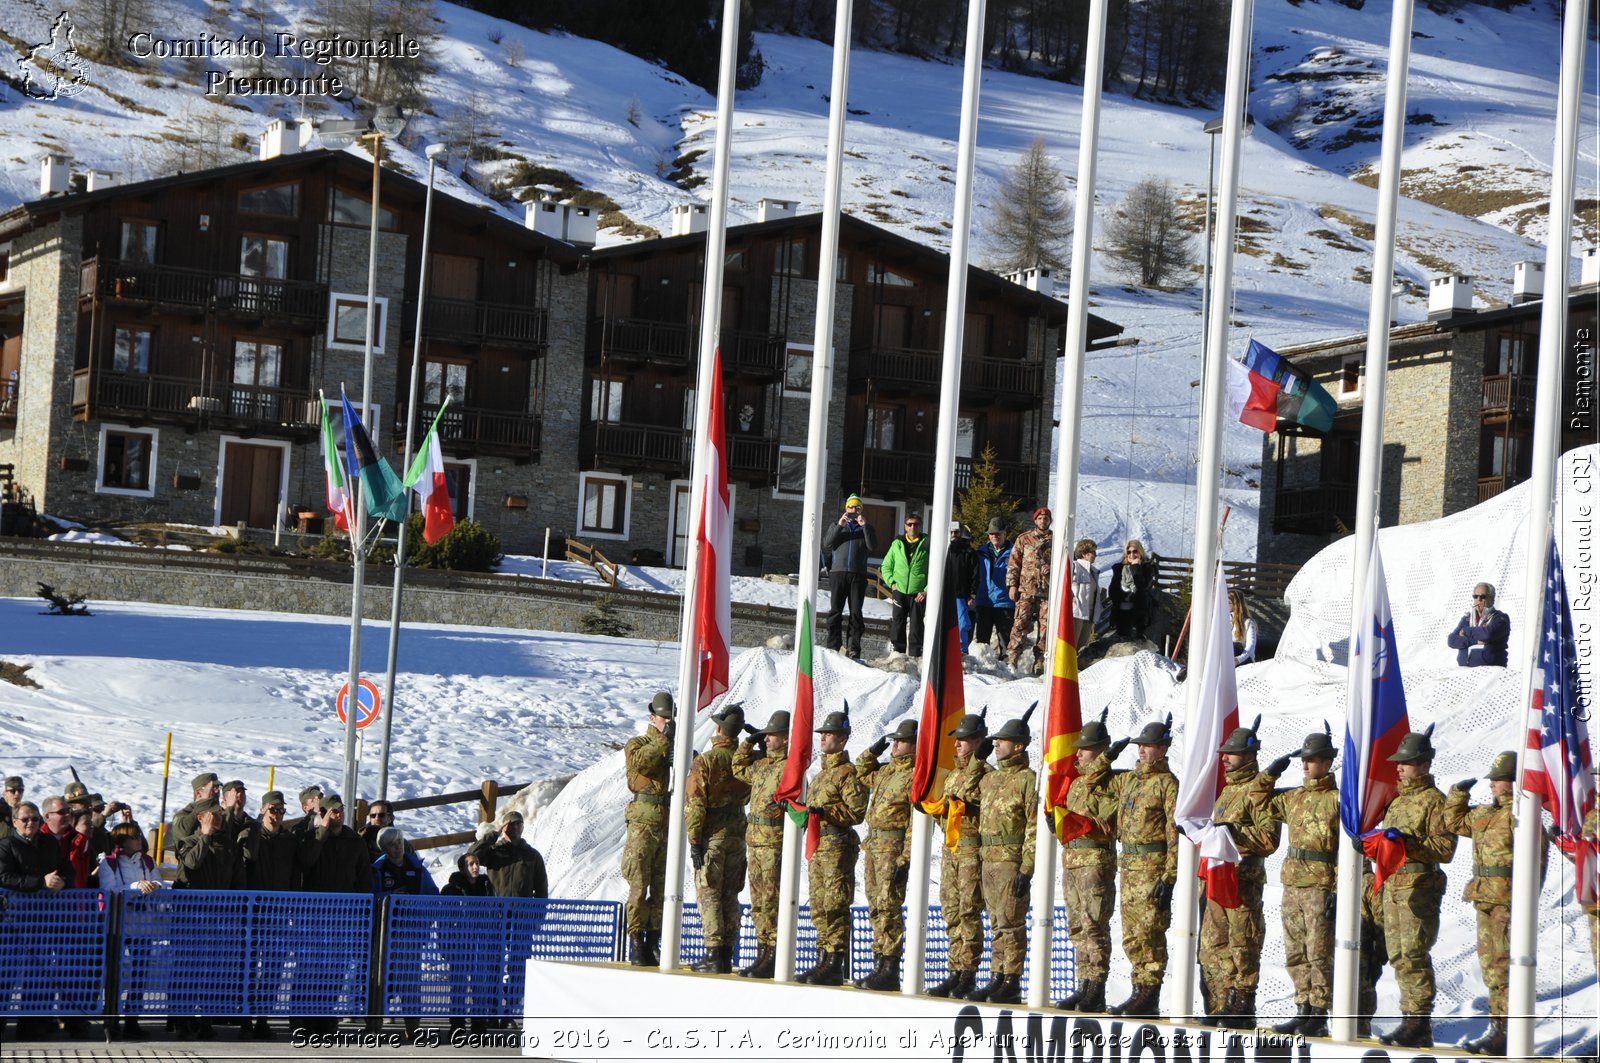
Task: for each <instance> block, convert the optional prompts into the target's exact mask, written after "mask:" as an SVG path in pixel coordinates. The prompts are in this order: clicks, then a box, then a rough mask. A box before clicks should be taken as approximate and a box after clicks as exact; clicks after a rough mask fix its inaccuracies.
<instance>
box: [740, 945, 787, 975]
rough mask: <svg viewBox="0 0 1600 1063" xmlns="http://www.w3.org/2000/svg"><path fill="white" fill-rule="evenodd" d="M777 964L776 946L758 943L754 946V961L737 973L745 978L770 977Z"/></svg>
mask: <svg viewBox="0 0 1600 1063" xmlns="http://www.w3.org/2000/svg"><path fill="white" fill-rule="evenodd" d="M777 965H778V949H777V946H775V945H766V944H758V945H757V946H756V962H754V963H752V964H751V965H750V966H748V967H744V968H741V969H740V971H739V974H740V975H742V976H743V977H745V978H771V977H772V972H773V969H774V968H776V967H777Z"/></svg>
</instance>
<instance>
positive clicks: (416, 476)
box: [406, 398, 456, 546]
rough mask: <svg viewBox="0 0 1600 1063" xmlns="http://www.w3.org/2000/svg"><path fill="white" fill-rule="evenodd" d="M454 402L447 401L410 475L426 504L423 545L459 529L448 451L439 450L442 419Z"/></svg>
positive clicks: (410, 482)
mask: <svg viewBox="0 0 1600 1063" xmlns="http://www.w3.org/2000/svg"><path fill="white" fill-rule="evenodd" d="M448 405H450V400H449V399H448V398H446V399H445V401H444V403H443V404H441V405H440V407H439V412H438V413H436V414H434V415H433V424H431V425H429V426H428V434H427V436H425V437H424V438H423V440H422V446H421V448H419V449H418V450H417V457H416V460H414V461H413V462H412V463H411V469H410V471H409V472H407V473H406V486H407V487H409V488H411V489H412V490H413V491H415V492H416V493H417V498H418V499H420V500H421V502H422V541H423V542H425V543H427V544H428V545H429V546H432V545H433V544H434V543H436V542H438V541H439V540H440V539H443V538H444V537H445V536H446V535H449V534H450V532H451V530H452V529H454V528H455V526H456V514H455V510H454V509H452V508H451V506H450V484H449V481H448V480H447V479H446V477H445V471H444V451H443V450H441V449H440V448H439V418H441V417H443V416H444V410H445V407H446V406H448Z"/></svg>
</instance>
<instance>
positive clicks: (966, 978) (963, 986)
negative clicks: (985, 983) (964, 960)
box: [950, 971, 978, 1000]
mask: <svg viewBox="0 0 1600 1063" xmlns="http://www.w3.org/2000/svg"><path fill="white" fill-rule="evenodd" d="M977 987H978V972H977V971H962V972H961V981H959V982H957V983H956V987H955V988H954V989H952V990H950V996H951V998H952V999H955V1000H967V999H969V998H968V996H967V994H968V993H971V992H972V991H973V990H974V989H976V988H977Z"/></svg>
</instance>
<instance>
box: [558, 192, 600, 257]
mask: <svg viewBox="0 0 1600 1063" xmlns="http://www.w3.org/2000/svg"><path fill="white" fill-rule="evenodd" d="M561 209H562V210H563V211H565V212H566V224H565V226H564V227H563V229H562V232H563V233H564V234H565V236H564V237H563V239H565V240H566V241H567V242H568V243H570V244H578V245H579V246H581V247H593V246H594V233H595V213H594V208H593V207H580V206H578V205H577V204H576V203H574V202H572V200H570V199H563V200H562V201H561Z"/></svg>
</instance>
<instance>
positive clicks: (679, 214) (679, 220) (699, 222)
mask: <svg viewBox="0 0 1600 1063" xmlns="http://www.w3.org/2000/svg"><path fill="white" fill-rule="evenodd" d="M705 231H706V205H705V204H704V203H679V204H678V205H677V206H675V207H673V208H672V235H673V236H688V235H689V234H690V233H703V232H705Z"/></svg>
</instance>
